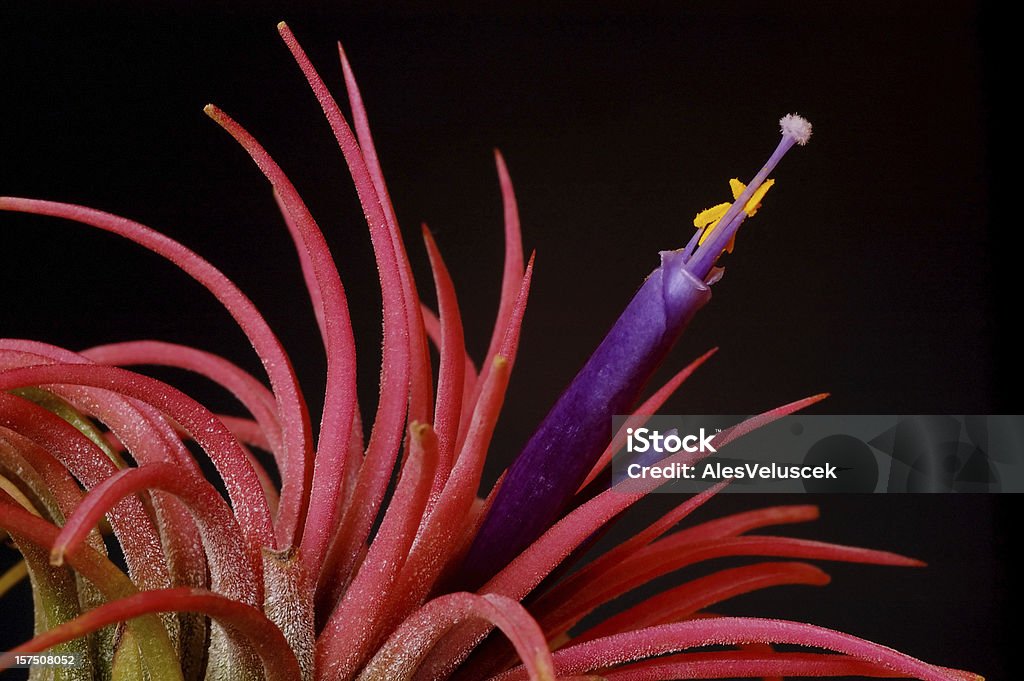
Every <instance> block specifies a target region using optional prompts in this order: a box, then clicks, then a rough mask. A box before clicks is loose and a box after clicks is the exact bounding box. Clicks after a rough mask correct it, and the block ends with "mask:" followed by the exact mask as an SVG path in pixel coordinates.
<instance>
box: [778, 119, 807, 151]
mask: <svg viewBox="0 0 1024 681" xmlns="http://www.w3.org/2000/svg"><path fill="white" fill-rule="evenodd" d="M779 127H781V128H782V134H783V135H785V136H786V137H792V138H793V139H794V140H796V143H797V144H799V145H801V146H803V145H804V144H807V143H808V142H809V141H810V139H811V122H810V121H809V120H807V119H806V118H804V117H803V116H800V115H798V114H786V115H785V116H783V117H782V118H780V119H779Z"/></svg>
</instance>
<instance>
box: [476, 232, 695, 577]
mask: <svg viewBox="0 0 1024 681" xmlns="http://www.w3.org/2000/svg"><path fill="white" fill-rule="evenodd" d="M685 266H686V262H685V258H684V257H683V254H682V253H681V252H663V253H662V254H661V266H660V267H658V268H657V269H656V270H654V272H652V273H651V275H650V276H649V277H648V278H647V281H646V282H644V284H643V286H641V287H640V290H639V291H637V293H636V295H635V296H633V300H632V301H630V303H629V305H628V306H627V307H626V309H625V311H624V312H623V313H622V315H621V316H620V317H619V319H618V320H617V321H616V322H615V325H614V326H613V327H612V329H611V331H610V332H609V333H608V335H607V336H605V339H604V340H603V341H602V342H601V344H600V345H599V346H598V348H597V350H595V351H594V354H593V355H591V356H590V359H589V360H587V363H586V364H585V365H584V367H583V369H581V370H580V372H579V373H578V374H577V375H576V378H575V379H573V381H572V383H570V384H569V387H568V388H567V389H566V390H565V392H564V393H562V396H561V397H560V398H559V399H558V401H557V402H556V403H555V406H554V407H552V409H551V411H550V412H549V413H548V415H547V417H545V419H544V420H543V421H542V422H541V424H540V427H539V428H538V429H537V431H536V432H535V433H534V434H533V436H532V437H531V438H530V440H529V442H527V444H526V447H524V448H523V451H522V453H520V455H519V457H518V458H517V459H516V461H515V463H513V464H512V466H511V468H509V470H508V474H507V476H506V478H505V482H504V483H503V484H502V487H501V489H500V490H499V491H498V494H497V496H496V498H495V500H494V504H493V505H492V506H491V510H490V512H489V513H488V515H487V517H486V518H485V519H484V523H483V525H482V527H481V528H480V532H479V534H478V535H477V537H476V540H475V541H474V543H473V546H472V548H471V549H470V552H469V555H468V556H467V558H466V561H465V563H464V564H463V578H464V579H465V580H466V583H467V585H468V586H471V587H475V586H479V585H480V584H481V583H483V582H484V581H486V580H487V579H488V578H489V577H491V576H493V575H494V574H495V572H497V570H498V569H500V568H501V567H502V566H504V565H506V564H508V562H509V561H510V560H511V559H512V558H514V557H515V556H517V555H518V554H519V553H521V552H522V550H523V549H525V548H526V547H527V546H529V544H530V543H531V542H532V541H534V540H535V539H536V538H537V537H539V536H540V535H541V534H542V533H543V532H544V530H546V529H547V528H548V527H550V526H551V524H552V523H553V522H554V521H555V520H557V518H558V516H559V514H560V513H561V512H562V511H563V509H564V508H565V506H566V504H567V502H568V501H569V499H570V498H571V497H572V496H573V494H574V493H575V492H576V490H577V489H578V488H579V486H580V484H581V483H582V482H583V480H584V478H586V476H587V473H589V472H590V469H591V468H593V466H594V463H595V462H596V461H597V460H598V458H599V457H600V456H601V453H602V452H603V451H604V448H605V447H606V446H607V445H608V442H609V441H610V440H611V436H612V433H611V423H612V416H613V415H615V414H624V413H628V412H629V410H630V407H631V406H632V405H633V404H634V402H636V400H637V398H638V397H639V395H640V391H641V390H642V389H643V387H644V385H645V384H646V383H647V380H648V378H649V377H650V376H651V374H652V373H653V372H654V370H655V369H656V368H657V367H658V365H659V364H660V363H661V361H662V359H663V358H664V357H665V355H666V354H667V353H668V351H669V349H670V348H671V347H672V345H673V344H674V343H675V341H676V339H677V338H678V337H679V335H680V334H681V333H682V331H683V329H684V328H685V326H686V324H687V323H688V322H689V321H690V319H691V318H692V317H693V315H694V313H696V311H697V310H699V309H700V308H701V307H702V306H703V305H704V304H705V303H706V302H707V301H708V300H709V299H710V297H711V291H710V289H709V288H708V286H707V285H705V284H704V283H703V282H702V281H700V280H699V279H697V278H696V277H694V276H693V275H691V274H690V273H689V272H687V271H686V269H685Z"/></svg>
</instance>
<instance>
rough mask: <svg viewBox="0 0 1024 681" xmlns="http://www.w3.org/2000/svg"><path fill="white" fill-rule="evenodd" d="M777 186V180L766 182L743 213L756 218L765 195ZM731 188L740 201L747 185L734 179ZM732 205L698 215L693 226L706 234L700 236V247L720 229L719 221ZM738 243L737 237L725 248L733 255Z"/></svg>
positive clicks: (758, 189) (727, 204) (733, 194)
mask: <svg viewBox="0 0 1024 681" xmlns="http://www.w3.org/2000/svg"><path fill="white" fill-rule="evenodd" d="M774 184H775V180H765V181H764V183H763V184H762V185H761V186H760V187H758V188H757V191H755V192H754V194H753V196H751V197H750V199H749V200H748V201H747V203H746V205H745V206H743V212H745V213H746V214H747V215H748V216H750V217H754V215H755V214H757V210H758V208H760V207H761V200H762V199H764V195H765V194H767V193H768V190H769V189H771V188H772V185H774ZM729 188H730V189H732V198H733V199H734V200H735V199H739V198H740V195H742V194H743V192H744V190H745V189H746V188H747V185H745V184H743V183H742V182H740V181H739V180H738V179H736V178H733V179H731V180H729ZM731 205H732V204H730V203H720V204H718V205H717V206H712V207H711V208H706V209H704V210H702V211H701V212H699V213H697V217H695V218H694V219H693V226H694V227H696V228H697V229H703V230H704V233H703V234H701V235H700V240H699V241H698V242H697V244H698V245H701V244H703V243H704V241H705V240H706V239H707V238H708V237H709V236H711V233H712V232H714V231H715V228H716V227H718V221H719V220H721V219H722V216H723V215H725V212H726V211H727V210H729V206H731ZM735 241H736V235H735V234H734V235H733V238H732V239H730V240H729V245H728V246H726V247H725V250H726V251H727V252H729V253H732V246H733V243H735Z"/></svg>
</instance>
